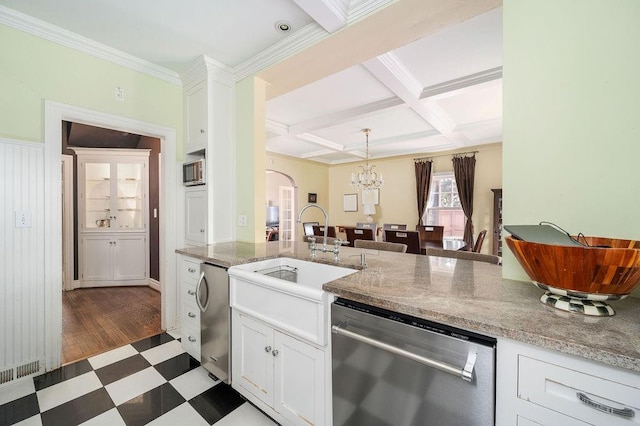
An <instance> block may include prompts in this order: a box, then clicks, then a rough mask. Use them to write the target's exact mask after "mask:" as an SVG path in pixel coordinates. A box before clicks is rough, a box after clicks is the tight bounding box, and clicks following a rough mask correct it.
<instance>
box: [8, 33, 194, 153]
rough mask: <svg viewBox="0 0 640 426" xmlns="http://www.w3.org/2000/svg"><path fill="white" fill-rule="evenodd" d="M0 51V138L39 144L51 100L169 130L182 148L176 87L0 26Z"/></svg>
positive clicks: (177, 90)
mask: <svg viewBox="0 0 640 426" xmlns="http://www.w3.org/2000/svg"><path fill="white" fill-rule="evenodd" d="M0 51H1V52H2V55H0V93H2V95H1V96H0V136H2V137H5V138H10V139H17V140H24V141H32V142H42V140H43V122H44V113H43V109H44V100H51V101H56V102H61V103H65V104H70V105H75V106H80V107H82V108H88V109H92V110H96V111H100V112H104V113H109V114H114V115H118V116H122V117H127V118H132V119H136V120H140V121H145V122H148V123H153V124H157V125H162V126H166V127H171V128H175V129H176V133H177V138H178V147H177V149H178V153H181V152H182V134H183V131H182V122H183V117H182V87H180V86H178V85H175V84H171V83H168V82H165V81H163V80H159V79H157V78H154V77H150V76H148V75H146V74H142V73H139V72H135V71H131V70H130V69H127V68H124V67H122V66H119V65H115V64H113V63H110V62H107V61H104V60H102V59H98V58H95V57H93V56H90V55H87V54H85V53H81V52H78V51H76V50H73V49H70V48H67V47H64V46H61V45H59V44H56V43H53V42H50V41H47V40H45V39H42V38H39V37H35V36H32V35H30V34H27V33H24V32H22V31H19V30H16V29H13V28H10V27H7V26H4V25H0ZM116 87H121V88H122V89H123V90H124V95H125V100H124V101H116V100H115V95H114V90H115V88H116ZM181 157H182V155H181V154H179V155H178V158H181Z"/></svg>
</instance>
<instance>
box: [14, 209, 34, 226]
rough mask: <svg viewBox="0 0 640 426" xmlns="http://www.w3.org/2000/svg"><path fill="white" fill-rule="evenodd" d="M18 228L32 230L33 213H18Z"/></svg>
mask: <svg viewBox="0 0 640 426" xmlns="http://www.w3.org/2000/svg"><path fill="white" fill-rule="evenodd" d="M16 228H31V212H22V211H16Z"/></svg>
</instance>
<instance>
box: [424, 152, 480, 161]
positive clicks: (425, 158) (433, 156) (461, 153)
mask: <svg viewBox="0 0 640 426" xmlns="http://www.w3.org/2000/svg"><path fill="white" fill-rule="evenodd" d="M479 152H480V151H467V152H456V153H453V154H438V155H430V156H428V157H418V158H414V159H413V161H418V160H431V159H432V158H436V157H447V156H449V155H450V156H452V157H455V156H456V155H467V154H477V153H479Z"/></svg>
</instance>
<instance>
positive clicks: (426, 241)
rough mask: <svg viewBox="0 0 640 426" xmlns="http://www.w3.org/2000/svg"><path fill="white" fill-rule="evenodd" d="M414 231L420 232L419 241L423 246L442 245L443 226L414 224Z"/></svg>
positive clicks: (436, 246)
mask: <svg viewBox="0 0 640 426" xmlns="http://www.w3.org/2000/svg"><path fill="white" fill-rule="evenodd" d="M416 231H418V232H419V233H420V241H421V242H422V246H423V247H425V248H426V247H435V248H443V247H444V246H443V244H444V226H438V225H416Z"/></svg>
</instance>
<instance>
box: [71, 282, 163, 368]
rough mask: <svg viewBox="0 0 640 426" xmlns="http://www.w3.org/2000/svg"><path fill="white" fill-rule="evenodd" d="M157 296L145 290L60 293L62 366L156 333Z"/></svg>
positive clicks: (96, 290) (107, 288) (155, 292)
mask: <svg viewBox="0 0 640 426" xmlns="http://www.w3.org/2000/svg"><path fill="white" fill-rule="evenodd" d="M160 306H161V302H160V293H159V292H157V291H155V290H153V289H151V288H149V287H105V288H83V289H76V290H71V291H63V292H62V364H68V363H70V362H73V361H77V360H80V359H84V358H88V357H90V356H93V355H97V354H99V353H102V352H106V351H108V350H111V349H115V348H117V347H119V346H123V345H126V344H128V343H132V342H135V341H137V340H140V339H143V338H145V337H148V336H152V335H154V334H158V333H160V332H161V331H162V330H161V328H160Z"/></svg>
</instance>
